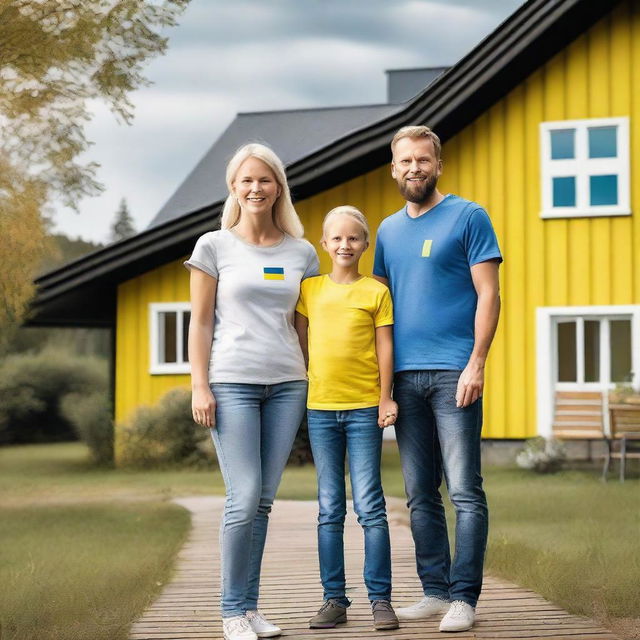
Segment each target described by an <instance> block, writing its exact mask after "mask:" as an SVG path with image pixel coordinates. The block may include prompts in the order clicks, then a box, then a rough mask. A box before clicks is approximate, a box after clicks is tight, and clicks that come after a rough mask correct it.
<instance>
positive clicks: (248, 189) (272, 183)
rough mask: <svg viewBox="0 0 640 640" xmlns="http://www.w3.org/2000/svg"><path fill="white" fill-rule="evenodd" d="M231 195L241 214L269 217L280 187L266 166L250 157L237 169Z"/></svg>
mask: <svg viewBox="0 0 640 640" xmlns="http://www.w3.org/2000/svg"><path fill="white" fill-rule="evenodd" d="M233 193H234V195H235V196H236V198H238V202H239V204H240V209H241V210H242V212H243V213H245V212H246V213H249V214H253V215H261V214H269V215H271V211H272V209H273V205H274V204H275V202H276V200H277V199H278V196H279V195H280V185H279V184H278V182H277V180H276V177H275V175H274V173H273V171H272V170H271V168H270V167H269V166H268V165H266V164H265V163H264V162H262V160H259V159H258V158H253V157H251V158H247V159H246V160H245V161H244V162H243V163H242V164H241V165H240V167H239V168H238V172H237V173H236V177H235V179H234V181H233Z"/></svg>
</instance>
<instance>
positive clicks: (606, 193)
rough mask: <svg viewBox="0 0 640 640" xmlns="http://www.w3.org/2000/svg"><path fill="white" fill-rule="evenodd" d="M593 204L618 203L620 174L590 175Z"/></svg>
mask: <svg viewBox="0 0 640 640" xmlns="http://www.w3.org/2000/svg"><path fill="white" fill-rule="evenodd" d="M589 189H590V193H591V206H599V205H606V204H618V176H617V175H609V176H589Z"/></svg>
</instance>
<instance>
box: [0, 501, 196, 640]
mask: <svg viewBox="0 0 640 640" xmlns="http://www.w3.org/2000/svg"><path fill="white" fill-rule="evenodd" d="M0 514H1V515H0V541H1V544H0V603H1V605H0V636H1V637H2V639H3V640H32V639H33V638H38V639H39V640H86V639H87V638H91V639H92V640H125V639H126V638H127V636H128V633H127V632H128V628H129V625H130V624H131V622H132V621H133V620H135V619H136V618H137V617H138V616H139V615H140V613H141V612H142V611H143V610H144V608H145V606H146V605H147V604H148V602H149V601H150V599H151V598H152V597H153V595H154V594H155V593H157V592H158V591H159V589H160V588H161V586H162V584H163V582H165V581H166V580H167V578H168V576H169V575H170V572H171V566H170V565H171V561H172V559H173V557H174V555H175V552H176V551H177V550H178V549H179V548H180V546H181V545H182V542H183V540H184V538H185V536H186V533H187V532H188V529H189V514H188V513H187V512H186V511H185V510H184V509H182V508H180V507H178V506H175V505H171V504H148V503H136V504H135V505H115V504H98V505H96V504H90V505H67V506H56V507H51V506H38V507H34V506H30V507H4V508H2V509H0Z"/></svg>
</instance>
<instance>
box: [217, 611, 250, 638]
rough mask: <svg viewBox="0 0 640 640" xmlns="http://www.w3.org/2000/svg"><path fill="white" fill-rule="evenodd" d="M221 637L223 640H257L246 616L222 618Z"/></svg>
mask: <svg viewBox="0 0 640 640" xmlns="http://www.w3.org/2000/svg"><path fill="white" fill-rule="evenodd" d="M222 635H223V636H224V640H258V636H257V635H256V634H255V633H254V632H253V629H251V625H250V624H249V620H247V618H246V616H232V617H231V618H222Z"/></svg>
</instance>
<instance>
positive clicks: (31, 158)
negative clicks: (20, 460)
mask: <svg viewBox="0 0 640 640" xmlns="http://www.w3.org/2000/svg"><path fill="white" fill-rule="evenodd" d="M188 2H189V0H0V233H1V234H2V237H3V238H5V239H6V238H7V234H10V236H11V237H10V238H9V239H8V242H9V247H10V251H4V250H3V252H2V253H3V256H7V255H8V257H3V264H2V267H3V268H2V271H0V294H1V295H2V300H0V309H1V311H0V330H1V329H2V328H4V327H5V326H6V323H12V322H16V321H19V320H20V318H21V317H22V315H23V313H24V310H25V306H26V303H27V301H28V299H29V298H30V296H31V295H32V294H33V289H32V286H31V284H30V283H31V277H32V276H33V271H34V270H35V269H36V268H37V264H38V263H39V262H40V261H39V260H38V257H39V256H41V254H42V252H43V251H44V248H45V221H46V218H45V216H44V215H43V212H44V207H45V206H46V203H47V202H48V201H50V199H51V197H52V196H53V195H56V196H58V197H59V198H61V200H62V202H63V203H64V204H66V205H69V206H72V207H74V206H77V203H78V200H79V199H80V198H81V197H83V196H86V195H95V194H97V193H99V192H100V190H101V189H102V187H101V185H100V183H99V182H98V181H97V178H96V170H97V168H98V167H97V165H96V163H92V162H83V161H82V159H81V157H80V156H81V154H82V153H83V152H84V151H86V150H87V149H88V147H89V145H90V142H89V140H87V138H86V136H85V132H84V126H85V124H86V123H87V121H88V120H89V119H90V114H91V111H90V108H91V103H92V102H94V101H105V102H106V103H107V104H108V105H109V107H110V108H111V110H112V111H113V113H114V114H115V116H116V117H117V118H118V119H119V120H121V121H123V122H130V121H131V118H132V117H133V106H132V103H131V101H130V98H129V96H130V93H131V92H132V91H133V90H135V89H137V88H139V87H141V86H143V85H145V84H147V81H146V79H145V77H144V75H143V66H144V63H145V62H146V61H147V60H149V59H150V58H151V57H153V56H157V55H159V54H162V53H164V51H165V50H166V47H167V38H166V36H165V35H163V29H165V28H166V27H169V26H173V25H175V24H176V20H177V17H178V16H179V14H180V13H181V12H182V11H183V10H184V8H185V7H186V5H187V4H188ZM4 261H6V262H7V263H8V264H4ZM5 267H8V268H5Z"/></svg>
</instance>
